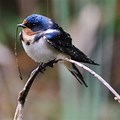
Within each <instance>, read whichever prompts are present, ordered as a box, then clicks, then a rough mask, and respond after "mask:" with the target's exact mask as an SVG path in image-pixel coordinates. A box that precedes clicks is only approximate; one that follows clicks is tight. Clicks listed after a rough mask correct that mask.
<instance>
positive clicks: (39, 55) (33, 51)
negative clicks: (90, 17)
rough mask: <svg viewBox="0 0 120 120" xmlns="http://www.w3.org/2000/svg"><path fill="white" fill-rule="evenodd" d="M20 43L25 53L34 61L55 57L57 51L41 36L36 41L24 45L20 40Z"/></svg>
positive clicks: (44, 60) (43, 60)
mask: <svg viewBox="0 0 120 120" xmlns="http://www.w3.org/2000/svg"><path fill="white" fill-rule="evenodd" d="M22 45H23V47H24V49H25V51H26V53H27V54H28V55H29V56H30V57H31V58H32V59H33V60H34V61H36V62H48V61H50V60H53V59H55V58H56V57H57V55H58V52H57V50H55V49H54V48H53V47H52V46H51V45H50V44H49V43H47V41H46V40H45V39H43V37H42V38H41V39H40V40H38V41H36V42H32V43H30V45H26V44H25V42H24V41H22Z"/></svg>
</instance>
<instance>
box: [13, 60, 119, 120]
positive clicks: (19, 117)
mask: <svg viewBox="0 0 120 120" xmlns="http://www.w3.org/2000/svg"><path fill="white" fill-rule="evenodd" d="M59 61H67V62H70V63H74V64H76V65H78V66H79V67H81V68H83V69H85V70H86V71H88V72H89V73H91V74H92V75H93V76H94V77H96V78H97V79H98V80H99V81H100V82H102V83H103V84H104V85H105V86H106V87H107V88H108V89H109V90H110V91H111V92H112V93H113V94H114V95H115V100H117V101H118V102H119V103H120V95H119V94H118V93H117V92H116V91H115V90H114V89H113V88H112V87H111V86H110V85H109V84H108V83H107V82H106V81H105V80H104V79H103V78H102V77H100V76H99V75H98V74H97V73H95V72H94V71H93V70H91V69H90V68H88V67H86V66H85V65H83V64H81V63H79V62H76V61H74V60H71V59H68V58H65V59H57V60H53V61H52V62H51V61H50V62H48V63H44V64H42V65H39V66H38V67H37V68H36V69H35V70H33V71H32V73H31V75H30V77H29V79H28V80H27V82H26V84H25V86H24V88H23V89H22V91H21V92H20V94H19V97H18V105H17V108H16V112H15V115H14V120H23V109H24V104H25V101H26V97H27V95H28V92H29V90H30V88H31V86H32V83H33V81H34V80H35V77H36V76H37V74H38V73H39V72H41V73H42V72H43V71H45V69H46V67H48V66H51V65H53V64H54V63H57V62H59Z"/></svg>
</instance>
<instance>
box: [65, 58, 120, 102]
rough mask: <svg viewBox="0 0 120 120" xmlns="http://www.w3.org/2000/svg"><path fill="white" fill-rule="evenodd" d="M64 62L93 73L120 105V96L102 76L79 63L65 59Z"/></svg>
mask: <svg viewBox="0 0 120 120" xmlns="http://www.w3.org/2000/svg"><path fill="white" fill-rule="evenodd" d="M63 60H64V61H68V62H71V63H74V64H76V65H78V66H79V67H81V68H83V69H85V70H86V71H88V72H89V73H91V74H92V75H93V76H94V77H96V78H97V79H98V80H99V81H100V82H102V83H103V84H104V85H105V86H106V87H107V88H108V89H109V90H110V91H111V92H112V93H113V95H114V96H115V97H114V99H115V100H117V101H118V102H119V103H120V95H119V94H118V93H117V92H116V91H115V90H114V89H113V88H112V87H111V86H110V85H109V84H108V83H107V82H106V81H105V80H104V79H103V78H102V77H101V76H99V75H98V74H97V73H95V72H94V71H93V70H91V69H90V68H88V67H87V66H85V65H83V64H81V63H79V62H76V61H74V60H71V59H68V58H66V59H63Z"/></svg>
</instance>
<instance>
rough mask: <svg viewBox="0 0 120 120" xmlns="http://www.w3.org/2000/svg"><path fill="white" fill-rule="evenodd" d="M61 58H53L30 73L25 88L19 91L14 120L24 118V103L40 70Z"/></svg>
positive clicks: (42, 70)
mask: <svg viewBox="0 0 120 120" xmlns="http://www.w3.org/2000/svg"><path fill="white" fill-rule="evenodd" d="M60 60H61V59H58V60H52V61H50V62H48V63H43V64H41V65H39V66H38V67H37V68H36V69H35V70H33V71H32V73H31V74H30V77H29V79H28V80H27V82H26V84H25V86H24V88H23V89H22V91H21V92H20V93H19V96H18V105H17V107H16V111H15V115H14V120H23V108H24V104H25V101H26V97H27V95H28V92H29V90H30V88H31V86H32V83H33V82H34V80H35V77H36V76H37V74H38V73H39V72H41V73H43V72H44V71H45V69H46V67H48V66H50V67H52V66H53V64H54V63H57V62H58V61H60Z"/></svg>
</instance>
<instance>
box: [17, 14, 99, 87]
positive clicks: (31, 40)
mask: <svg viewBox="0 0 120 120" xmlns="http://www.w3.org/2000/svg"><path fill="white" fill-rule="evenodd" d="M17 27H21V28H22V30H21V32H20V34H19V37H20V40H21V41H22V46H23V48H24V50H25V52H26V53H27V54H28V56H29V57H31V58H32V59H33V60H34V61H35V62H38V63H46V62H49V61H52V60H55V59H57V58H61V57H63V58H66V57H68V58H70V59H72V60H75V61H77V62H83V63H88V64H93V65H98V64H97V63H96V62H94V61H93V60H91V59H90V58H89V57H88V56H87V55H85V54H84V53H83V52H82V51H81V50H79V49H78V48H77V47H75V46H74V45H73V43H72V38H71V36H70V34H69V33H67V32H66V31H65V30H63V28H62V27H60V26H59V24H57V23H56V22H55V21H54V20H52V19H50V18H48V17H46V16H43V15H40V14H32V15H29V16H27V17H26V18H25V19H24V20H23V22H22V23H21V24H17ZM67 69H68V70H69V71H70V72H71V73H72V75H73V76H74V77H75V78H76V79H77V80H78V81H79V82H80V83H81V84H84V85H85V86H86V87H88V85H87V84H86V82H85V81H84V79H83V76H82V74H81V73H80V71H79V70H78V68H77V67H76V65H75V64H71V67H67Z"/></svg>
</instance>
